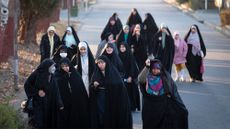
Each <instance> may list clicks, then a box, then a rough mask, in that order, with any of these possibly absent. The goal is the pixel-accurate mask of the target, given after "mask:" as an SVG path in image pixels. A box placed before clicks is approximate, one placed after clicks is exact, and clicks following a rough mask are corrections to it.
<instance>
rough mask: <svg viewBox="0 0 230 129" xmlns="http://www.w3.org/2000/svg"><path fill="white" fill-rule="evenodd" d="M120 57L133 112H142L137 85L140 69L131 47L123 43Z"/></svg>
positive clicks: (120, 48)
mask: <svg viewBox="0 0 230 129" xmlns="http://www.w3.org/2000/svg"><path fill="white" fill-rule="evenodd" d="M119 57H120V58H121V61H122V63H123V66H124V69H125V75H124V82H125V85H126V88H127V91H128V95H129V100H130V105H131V106H130V107H131V110H132V111H136V110H138V111H140V95H139V90H138V84H137V76H138V67H137V64H136V61H135V58H134V56H133V54H132V53H131V50H130V47H129V46H128V44H127V43H124V42H122V43H121V44H120V46H119Z"/></svg>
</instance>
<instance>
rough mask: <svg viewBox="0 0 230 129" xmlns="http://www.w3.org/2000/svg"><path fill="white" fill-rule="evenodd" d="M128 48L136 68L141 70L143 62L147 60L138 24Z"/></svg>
mask: <svg viewBox="0 0 230 129" xmlns="http://www.w3.org/2000/svg"><path fill="white" fill-rule="evenodd" d="M129 46H130V47H131V51H132V53H133V55H134V57H135V60H136V62H137V65H138V68H139V69H140V70H141V69H143V68H144V66H145V60H146V59H147V51H146V44H145V40H144V36H143V35H142V34H141V27H140V25H139V24H137V25H136V26H135V28H134V30H133V34H132V37H131V41H130V44H129Z"/></svg>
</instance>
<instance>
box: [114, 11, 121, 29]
mask: <svg viewBox="0 0 230 129" xmlns="http://www.w3.org/2000/svg"><path fill="white" fill-rule="evenodd" d="M112 17H113V18H114V19H115V22H116V25H117V27H118V30H122V22H121V20H120V18H119V17H118V14H117V13H116V12H115V13H113V15H112Z"/></svg>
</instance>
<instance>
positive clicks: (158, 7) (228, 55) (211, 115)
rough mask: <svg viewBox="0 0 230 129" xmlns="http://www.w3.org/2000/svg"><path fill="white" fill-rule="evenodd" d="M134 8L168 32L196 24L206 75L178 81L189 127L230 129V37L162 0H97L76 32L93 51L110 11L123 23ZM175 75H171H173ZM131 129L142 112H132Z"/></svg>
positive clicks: (137, 121) (82, 19) (185, 28)
mask: <svg viewBox="0 0 230 129" xmlns="http://www.w3.org/2000/svg"><path fill="white" fill-rule="evenodd" d="M134 7H135V8H137V9H138V11H139V13H140V15H141V16H142V19H144V14H145V13H147V12H149V13H151V14H152V15H153V17H154V18H155V21H156V23H157V24H158V25H160V24H161V23H165V24H167V25H168V27H169V29H170V30H171V32H174V31H179V32H180V33H181V36H182V37H184V35H185V34H186V33H187V31H188V29H189V27H190V26H191V25H192V24H197V25H198V26H199V28H200V31H201V33H202V35H203V39H204V42H205V45H206V48H207V56H206V58H205V75H204V82H202V83H189V82H183V83H178V89H179V93H180V95H181V97H182V99H183V101H184V103H185V105H186V106H187V108H188V110H189V128H190V129H227V128H230V123H229V122H230V103H229V99H230V94H229V93H230V39H229V38H227V37H226V36H224V35H222V34H220V33H219V32H217V31H215V30H214V29H211V28H209V27H207V26H205V25H203V24H201V23H198V22H197V21H196V20H194V19H193V18H191V17H189V16H187V15H186V14H184V13H183V12H181V11H179V10H178V9H176V8H174V7H172V6H171V5H168V4H167V3H165V2H164V1H163V0H98V1H97V4H95V5H93V6H92V7H91V9H90V10H89V12H88V13H86V14H85V15H84V16H80V17H81V27H80V29H79V30H78V35H79V37H80V39H81V40H84V41H87V42H88V43H89V44H90V47H91V49H92V51H93V52H94V53H95V51H96V46H97V45H98V43H99V42H100V34H101V32H102V30H103V28H104V26H105V25H106V23H107V21H108V18H109V17H110V16H111V15H112V13H113V12H117V13H118V15H119V17H120V19H121V21H122V23H123V24H124V23H126V20H127V17H128V16H129V14H130V11H131V9H132V8H134ZM172 76H174V74H173V75H172ZM133 119H134V128H141V127H142V125H141V123H142V122H141V112H135V113H133Z"/></svg>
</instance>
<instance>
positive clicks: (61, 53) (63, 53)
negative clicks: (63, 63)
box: [53, 45, 68, 68]
mask: <svg viewBox="0 0 230 129" xmlns="http://www.w3.org/2000/svg"><path fill="white" fill-rule="evenodd" d="M67 56H68V53H67V47H66V46H65V45H61V46H59V48H58V49H57V51H56V52H55V53H54V56H53V61H54V62H55V63H56V64H55V66H56V68H58V67H59V62H60V60H61V59H62V58H66V57H67Z"/></svg>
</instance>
